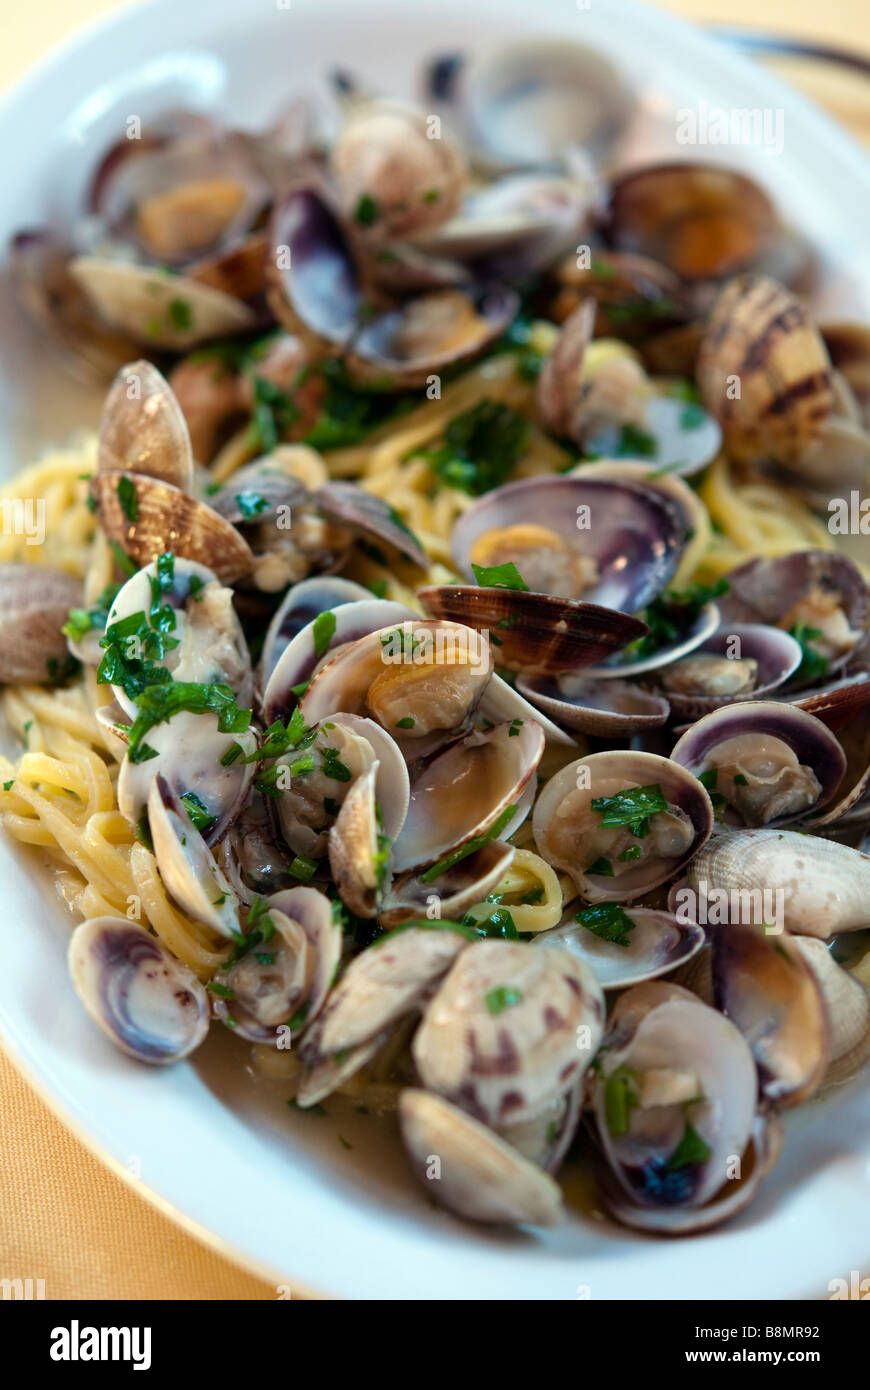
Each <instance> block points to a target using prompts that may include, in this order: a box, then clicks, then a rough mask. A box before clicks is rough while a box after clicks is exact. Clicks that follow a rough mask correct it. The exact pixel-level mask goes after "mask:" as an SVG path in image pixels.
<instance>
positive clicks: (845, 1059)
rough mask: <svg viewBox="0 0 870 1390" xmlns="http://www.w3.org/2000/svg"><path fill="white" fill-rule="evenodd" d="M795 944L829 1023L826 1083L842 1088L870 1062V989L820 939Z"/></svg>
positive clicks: (806, 938) (800, 938)
mask: <svg viewBox="0 0 870 1390" xmlns="http://www.w3.org/2000/svg"><path fill="white" fill-rule="evenodd" d="M792 945H793V946H794V948H795V949H796V950H797V951H798V952H799V954H800V955H801V957H802V958H803V962H804V965H805V966H806V967H807V969H808V970H809V971H810V974H811V975H812V976H813V979H814V980H815V982H816V984H817V985H818V987H819V990H820V991H821V995H822V999H823V1000H824V1005H825V1014H826V1017H827V1024H828V1046H827V1071H826V1072H825V1078H824V1084H825V1085H826V1086H830V1085H839V1084H840V1083H841V1082H843V1081H847V1080H848V1079H849V1078H850V1077H851V1076H854V1075H855V1073H856V1072H857V1071H860V1069H861V1068H862V1067H863V1066H864V1065H865V1064H866V1062H867V1061H868V1060H870V990H868V989H867V986H866V985H865V984H863V983H862V981H861V980H859V979H857V978H856V976H854V975H853V974H851V973H850V971H849V970H844V969H843V967H842V966H841V965H839V964H838V963H837V961H836V960H835V959H834V956H833V953H832V951H831V949H830V947H829V946H827V945H826V944H825V942H823V941H820V940H819V939H818V938H817V937H811V936H796V937H793V938H792Z"/></svg>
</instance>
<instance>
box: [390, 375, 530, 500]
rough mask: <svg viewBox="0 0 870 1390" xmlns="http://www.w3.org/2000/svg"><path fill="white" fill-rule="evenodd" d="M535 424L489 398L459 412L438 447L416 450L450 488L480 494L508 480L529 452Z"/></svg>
mask: <svg viewBox="0 0 870 1390" xmlns="http://www.w3.org/2000/svg"><path fill="white" fill-rule="evenodd" d="M530 429H531V426H530V424H529V421H528V420H527V419H526V417H525V416H524V415H520V414H519V412H518V411H516V410H514V409H513V408H512V407H511V406H509V405H504V404H502V403H501V402H499V401H493V400H491V399H490V398H489V397H485V398H484V400H482V401H479V402H478V404H477V405H475V406H473V407H472V408H471V410H466V411H464V412H463V414H461V415H456V416H454V418H453V419H452V420H451V421H450V423H449V425H448V426H447V428H446V430H445V431H444V440H445V442H444V444H443V445H442V446H441V447H440V448H438V449H427V450H423V451H420V450H415V451H414V453H415V456H416V457H422V458H424V459H425V460H426V462H427V464H428V465H429V467H430V468H431V470H432V472H433V473H435V474H437V476H438V477H439V478H441V479H442V481H443V482H445V483H447V484H449V486H450V487H455V488H459V489H461V491H463V492H468V493H471V495H472V496H474V497H480V496H482V494H483V493H485V492H489V491H490V490H491V489H492V488H495V487H499V486H500V485H501V484H502V483H504V482H506V481H507V479H508V478H509V477H510V475H511V473H513V471H514V469H515V468H516V466H517V464H518V463H519V461H520V459H521V458H522V456H523V454H524V453H525V451H526V447H527V445H528V442H529V433H530Z"/></svg>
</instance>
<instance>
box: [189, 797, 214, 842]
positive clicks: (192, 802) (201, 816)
mask: <svg viewBox="0 0 870 1390" xmlns="http://www.w3.org/2000/svg"><path fill="white" fill-rule="evenodd" d="M181 802H182V805H183V806H184V809H185V810H186V811H187V814H188V816H189V818H190V820H191V821H192V823H193V824H194V825H195V826H196V829H197V830H199V831H200V832H202V831H204V830H209V829H210V828H211V826H213V825H214V823H215V821H216V820H217V816H213V815H212V814H211V812H210V811H209V809H208V807H207V806H206V804H205V802H204V801H201V800H200V798H199V797H198V796H197V794H196V792H185V793H184V794H183V796H182V798H181Z"/></svg>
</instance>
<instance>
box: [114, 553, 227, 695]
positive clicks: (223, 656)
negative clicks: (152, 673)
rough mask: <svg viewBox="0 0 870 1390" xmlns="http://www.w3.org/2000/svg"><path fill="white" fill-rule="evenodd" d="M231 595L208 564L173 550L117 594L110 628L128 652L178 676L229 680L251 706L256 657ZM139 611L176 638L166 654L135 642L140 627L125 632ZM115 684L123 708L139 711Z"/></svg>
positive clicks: (155, 630)
mask: <svg viewBox="0 0 870 1390" xmlns="http://www.w3.org/2000/svg"><path fill="white" fill-rule="evenodd" d="M232 597H233V596H232V593H231V592H230V590H229V589H228V588H222V587H221V586H220V584H219V583H218V582H217V578H216V575H215V573H214V571H213V570H211V569H209V567H208V566H207V565H203V564H199V563H198V562H197V561H195V560H188V559H185V558H184V557H183V556H174V557H173V559H172V560H171V561H168V562H167V563H166V564H164V565H163V566H158V564H157V562H156V561H155V562H152V563H151V564H148V565H146V566H145V567H144V568H143V569H141V570H138V571H137V573H136V574H134V575H131V577H130V578H129V579H128V580H127V582H126V584H123V585H122V586H121V588H120V589H119V590H118V593H117V594H116V595H115V598H114V600H113V602H112V607H111V609H110V610H109V616H108V619H107V622H106V630H107V631H110V630H111V629H113V628H114V629H118V630H119V640H120V643H121V646H122V647H123V648H125V650H126V654H127V655H128V658H129V657H132V656H138V657H143V656H144V657H145V659H147V660H153V661H154V663H155V665H162V666H165V667H166V668H167V670H169V671H171V673H172V676H173V678H174V679H175V680H179V681H201V682H204V683H206V684H212V683H215V682H218V683H224V684H226V685H229V686H230V688H231V689H232V691H233V694H234V695H235V696H236V698H237V699H238V700H239V701H240V703H241V704H242V705H243V706H246V705H248V704H250V700H251V693H252V688H253V682H252V675H251V657H250V653H249V652H248V646H247V643H246V641H245V636H244V633H243V632H242V627H241V624H240V622H239V620H238V618H237V616H236V613H235V610H234V608H233V604H232ZM170 610H171V614H170ZM137 617H140V618H142V619H143V622H144V620H145V618H146V617H147V618H148V621H149V624H150V626H151V629H152V631H153V633H154V634H155V641H156V640H157V636H156V635H157V633H158V632H159V633H162V634H164V635H165V636H166V637H168V638H171V639H172V642H171V644H170V643H168V642H167V643H166V648H167V649H166V650H165V651H164V652H163V654H162V655H155V653H154V652H150V651H148V650H147V648H146V649H145V650H144V651H140V650H138V649H137V648H136V645H135V644H136V642H140V643H141V642H142V641H143V638H142V635H141V633H140V632H138V631H134V632H133V633H132V635H131V636H130V637H126V638H125V636H124V635H123V634H124V631H125V627H124V625H125V623H126V622H127V621H128V620H133V622H134V623H135V620H136V618H137ZM170 617H171V623H170ZM130 643H132V645H129V646H128V645H127V644H130ZM112 690H113V691H114V694H115V699H116V700H117V701H118V704H119V705H120V706H121V708H122V709H123V710H125V711H126V712H127V713H128V714H130V715H132V716H135V714H136V701H135V700H134V699H133V698H132V696H130V695H128V694H127V692H126V691H125V690H124V689H123V687H122V686H120V685H113V686H112Z"/></svg>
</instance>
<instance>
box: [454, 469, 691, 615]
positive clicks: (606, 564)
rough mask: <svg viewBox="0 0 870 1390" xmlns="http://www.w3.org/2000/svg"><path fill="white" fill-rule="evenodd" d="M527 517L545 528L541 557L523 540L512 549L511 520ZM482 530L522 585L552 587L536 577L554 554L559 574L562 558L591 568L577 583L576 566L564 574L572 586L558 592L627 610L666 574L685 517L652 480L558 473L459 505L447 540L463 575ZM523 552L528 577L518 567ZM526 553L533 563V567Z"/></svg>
mask: <svg viewBox="0 0 870 1390" xmlns="http://www.w3.org/2000/svg"><path fill="white" fill-rule="evenodd" d="M530 517H533V518H534V522H535V526H536V527H537V528H542V529H543V530H545V531H546V532H548V533H550V534H549V536H548V538H547V545H546V547H545V548H544V549H545V552H549V553H545V555H544V556H543V557H538V556H537V554H536V552H535V549H534V548H533V547H529V546H526V545H523V547H521V549H520V550H518V551H517V553H516V554H515V555H514V554H513V553H512V550H515V549H516V546H515V545H514V540H513V538H515V537H516V538H517V539H518V540H522V536H519V537H517V532H516V530H514V529H513V528H522V527H525V526H526V525H527V524H528V521H529V518H530ZM488 533H489V535H488ZM505 533H506V534H505ZM484 537H486V538H487V541H489V540H490V539H492V541H493V544H494V543H495V540H497V541H498V558H499V561H507V560H511V559H512V560H514V562H515V564H516V567H517V569H518V570H519V573H520V575H521V576H522V577H523V578H524V579H525V581H526V583H527V584H528V586H529V588H530V589H533V590H537V591H539V592H554V591H553V590H550V589H549V588H548V586H547V584H546V583H539V582H537V581H536V574H537V571H538V569H539V568H540V563H539V562H540V559H541V558H543V559H544V560H545V561H546V562H547V563H546V565H545V567H544V568H542V569H541V576H542V577H543V576H545V575H546V574H547V573H548V572H549V571H550V570H551V569H552V564H553V563H554V562H555V560H556V558H558V562H559V563H558V573H559V574H560V575H563V572H564V569H565V563H566V558H567V559H570V558H572V557H575V558H576V562H577V564H579V563H580V562H581V561H585V562H586V564H587V565H589V564H590V563H591V564H592V565H594V567H595V574H594V576H592V577H590V579H589V582H587V583H584V582H583V581H582V577H580V576H579V574H578V576H577V578H576V579H572V583H574V584H576V588H575V589H574V590H573V592H571V593H570V594H569V595H566V596H567V597H572V598H580V597H582V599H583V601H584V602H586V603H593V604H601V605H602V606H603V607H606V608H612V609H618V610H620V611H622V612H623V613H633V612H635V611H636V610H637V609H639V608H642V607H644V605H645V604H647V603H649V602H650V600H651V599H653V598H655V597H656V595H657V594H658V593H660V592H661V590H662V589H663V588H664V587H665V585H667V584H668V583H669V582H670V580H671V579H672V578H673V575H674V572H675V570H676V568H677V566H678V564H679V562H680V554H681V547H682V545H683V543H684V540H685V524H684V522H683V519H682V516H681V515H680V514H679V513H678V511H677V509H676V508H675V507H673V506H672V505H671V504H670V503H669V501H668V500H667V499H666V498H665V497H664V496H663V495H662V493H661V492H659V491H657V490H656V489H655V488H648V487H645V486H643V485H642V484H640V483H634V482H627V481H624V480H620V481H619V482H615V481H611V480H610V479H608V478H603V477H584V476H582V475H579V476H578V475H575V476H569V475H561V476H550V477H544V478H524V479H520V480H518V481H517V482H514V483H506V484H505V485H504V486H503V487H500V488H495V489H494V490H493V491H492V492H489V493H487V494H486V496H485V497H482V498H480V500H479V501H477V502H475V503H474V504H473V505H472V506H471V507H469V508H468V510H467V511H466V512H464V513H463V515H462V516H461V517H460V518H459V520H458V521H457V523H456V526H455V527H454V530H453V541H452V547H453V558H454V560H455V563H456V568H457V570H458V571H459V572H460V573H461V574H464V575H465V576H466V577H467V578H468V579H469V580H471V579H473V578H474V571H473V570H472V568H471V565H472V561H473V560H475V561H476V559H477V554H478V553H479V551H480V546H481V542H482V538H484ZM524 556H525V558H526V560H527V565H526V568H527V569H528V570H529V574H528V577H527V576H526V575H525V574H524V573H523V559H524ZM529 561H531V562H532V563H534V565H535V574H532V572H531V569H530V566H529V563H528V562H529ZM572 574H573V571H572Z"/></svg>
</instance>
